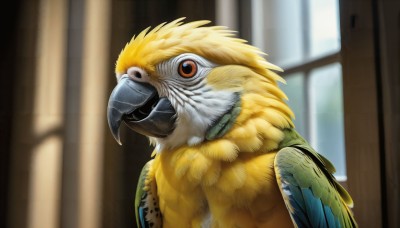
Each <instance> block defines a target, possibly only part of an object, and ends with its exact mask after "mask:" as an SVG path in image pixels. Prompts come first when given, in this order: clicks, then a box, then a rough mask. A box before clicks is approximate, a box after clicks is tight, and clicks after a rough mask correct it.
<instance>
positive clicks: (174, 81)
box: [152, 53, 235, 148]
mask: <svg viewBox="0 0 400 228" xmlns="http://www.w3.org/2000/svg"><path fill="white" fill-rule="evenodd" d="M184 61H193V62H194V63H195V64H196V67H197V69H196V72H195V74H193V76H191V77H183V76H181V75H180V73H182V72H181V71H180V67H182V63H183V62H184ZM191 67H194V66H191ZM214 67H217V65H216V64H214V63H212V62H210V61H208V60H206V59H204V58H202V57H201V56H198V55H195V54H190V53H187V54H181V55H179V56H176V57H174V58H171V59H169V60H167V61H164V62H162V63H160V64H158V65H157V67H156V72H157V76H158V78H159V80H158V83H154V84H153V83H152V84H153V86H155V87H156V88H157V91H158V93H159V96H160V97H167V98H168V99H169V100H170V101H171V103H172V105H173V106H174V108H175V110H176V112H177V120H176V127H175V130H174V131H173V132H172V134H171V135H170V136H168V137H166V138H162V139H161V138H160V139H159V138H158V139H156V141H157V143H158V144H159V146H160V147H161V148H163V147H167V148H173V147H178V146H180V145H183V144H188V145H195V144H198V143H201V142H202V141H204V138H205V134H206V131H207V129H209V128H210V127H211V126H212V125H213V124H214V122H215V121H216V120H217V119H218V118H219V117H221V116H222V115H223V114H225V113H226V112H227V111H228V110H230V108H231V107H232V106H233V105H234V102H235V93H234V92H232V91H224V90H216V89H213V88H212V87H211V86H210V85H207V75H208V74H209V72H210V71H211V70H212V69H213V68H214ZM188 69H189V68H188ZM190 69H192V68H190ZM190 69H189V70H190ZM189 70H187V69H186V73H187V72H190V71H189Z"/></svg>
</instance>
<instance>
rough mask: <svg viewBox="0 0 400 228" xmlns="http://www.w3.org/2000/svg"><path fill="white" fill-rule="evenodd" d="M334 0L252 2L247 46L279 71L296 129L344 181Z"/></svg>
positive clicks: (344, 162) (342, 125)
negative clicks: (255, 47) (260, 51)
mask: <svg viewBox="0 0 400 228" xmlns="http://www.w3.org/2000/svg"><path fill="white" fill-rule="evenodd" d="M338 4H339V3H338V1H337V0H326V1H318V0H301V1H291V0H270V1H263V0H252V7H251V14H250V15H251V21H252V23H251V25H252V33H251V37H252V44H253V45H255V46H257V47H259V48H260V49H261V50H262V51H264V52H266V53H267V54H268V56H267V59H268V61H270V62H271V63H274V64H276V65H278V66H280V67H281V68H283V69H284V72H283V74H282V75H283V77H284V78H285V80H286V82H287V84H286V85H283V84H282V85H281V88H282V89H283V90H284V91H285V93H286V94H287V95H288V97H289V99H290V100H289V101H288V104H289V105H290V107H291V108H292V110H293V111H294V113H295V115H296V119H295V121H294V122H295V125H296V129H297V130H298V131H299V133H300V134H302V135H303V136H304V137H305V138H306V139H307V140H308V141H309V142H310V144H311V145H312V146H313V147H314V148H315V149H316V150H317V151H318V152H319V153H321V154H323V155H324V156H325V157H327V158H328V159H329V160H330V161H332V163H333V164H334V165H335V167H336V169H337V172H336V173H335V176H336V178H337V179H338V180H340V181H346V179H347V178H346V165H345V164H346V161H345V145H344V120H343V95H342V67H341V63H340V58H339V56H340V55H339V54H340V29H339V7H338Z"/></svg>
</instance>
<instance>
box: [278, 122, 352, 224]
mask: <svg viewBox="0 0 400 228" xmlns="http://www.w3.org/2000/svg"><path fill="white" fill-rule="evenodd" d="M285 135H286V137H285V139H284V140H283V141H282V142H281V144H280V146H281V149H280V150H279V152H278V153H277V155H276V158H275V164H274V167H275V173H276V177H277V181H278V185H279V188H280V190H281V193H282V196H283V198H284V200H285V204H286V206H287V208H288V211H289V213H290V215H291V217H292V220H293V222H294V223H295V225H296V226H297V227H356V226H357V224H356V222H355V220H354V217H353V215H352V212H351V211H350V209H349V207H351V206H352V205H353V201H352V199H351V197H350V195H349V194H348V193H347V191H346V190H345V189H344V188H343V187H342V186H341V185H340V184H339V183H338V182H337V181H336V180H335V178H334V176H333V175H332V174H333V173H334V171H335V168H334V166H333V165H332V163H331V162H329V161H328V160H327V159H326V158H324V157H323V156H322V155H320V154H318V153H317V152H316V151H315V150H314V149H312V148H311V147H310V146H309V145H308V143H307V142H306V141H305V140H304V139H303V138H302V137H301V136H300V135H299V134H298V133H297V132H295V131H294V130H293V129H288V130H285Z"/></svg>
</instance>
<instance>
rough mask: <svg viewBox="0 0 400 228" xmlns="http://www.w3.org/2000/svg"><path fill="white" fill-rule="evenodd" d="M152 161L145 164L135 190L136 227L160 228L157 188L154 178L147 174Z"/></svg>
mask: <svg viewBox="0 0 400 228" xmlns="http://www.w3.org/2000/svg"><path fill="white" fill-rule="evenodd" d="M152 162H153V160H151V161H149V162H147V163H146V165H145V166H144V167H143V169H142V172H141V173H140V177H139V182H138V185H137V188H136V197H135V214H136V224H137V226H138V227H141V228H147V227H162V215H161V212H160V208H159V204H158V197H157V187H156V183H155V180H154V176H152V175H150V174H149V169H150V167H151V164H152Z"/></svg>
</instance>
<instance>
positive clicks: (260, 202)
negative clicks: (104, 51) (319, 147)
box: [107, 18, 357, 228]
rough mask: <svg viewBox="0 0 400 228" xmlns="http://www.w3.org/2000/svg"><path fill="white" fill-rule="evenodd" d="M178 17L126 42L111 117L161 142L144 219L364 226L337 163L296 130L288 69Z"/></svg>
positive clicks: (232, 37) (146, 189)
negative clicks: (287, 88) (339, 176)
mask: <svg viewBox="0 0 400 228" xmlns="http://www.w3.org/2000/svg"><path fill="white" fill-rule="evenodd" d="M210 23H211V21H209V20H194V21H189V22H185V18H178V19H175V20H173V21H170V22H164V23H161V24H159V25H158V26H155V27H154V28H151V27H148V28H146V29H144V30H143V31H141V32H140V33H139V34H138V35H137V36H133V38H132V39H131V40H130V41H129V42H128V43H127V44H126V45H125V47H123V48H122V51H121V52H120V54H119V56H118V58H117V61H116V63H115V75H116V81H117V83H116V86H115V87H114V88H113V90H112V92H111V94H110V96H109V99H108V106H107V120H108V125H109V128H110V131H111V133H112V135H113V137H114V138H115V140H116V141H117V142H118V143H119V144H120V145H121V140H120V133H119V131H120V130H119V129H120V127H121V123H124V124H125V125H126V126H127V127H128V129H131V130H133V131H136V132H138V133H139V134H142V135H145V136H147V137H148V139H149V144H150V145H151V146H154V151H153V153H152V154H151V155H149V161H148V162H147V163H146V164H145V165H144V167H143V169H142V171H141V174H140V176H139V180H138V183H137V189H136V195H135V202H134V210H135V215H136V222H137V225H138V227H178V228H179V227H215V228H217V227H223V228H225V227H244V228H247V227H357V223H356V221H355V218H354V215H353V211H352V207H353V204H354V203H353V200H352V198H351V196H350V194H349V193H348V192H347V191H346V190H345V188H344V187H343V186H341V184H340V183H339V182H338V181H337V180H336V179H335V177H334V175H333V174H334V173H335V167H334V165H333V164H332V163H331V162H330V161H329V160H328V159H327V158H325V157H324V156H323V155H321V154H319V153H318V152H317V151H316V150H315V149H313V147H311V146H310V144H309V143H308V142H307V141H306V140H305V139H304V138H303V137H302V136H301V135H300V134H299V133H298V132H297V131H296V129H295V126H294V123H293V121H294V118H295V116H294V113H293V111H292V110H291V109H290V107H289V106H288V104H287V100H288V97H287V96H286V95H285V93H284V92H283V91H282V90H281V89H280V86H279V83H285V80H284V78H283V77H281V76H280V75H279V73H280V72H282V71H283V70H282V69H281V68H280V67H278V66H276V65H274V64H273V63H270V62H268V61H267V60H266V56H267V54H265V53H264V52H263V51H261V50H260V49H259V48H257V47H256V46H253V45H251V44H249V43H248V41H247V40H245V39H241V38H240V37H239V36H237V35H236V34H237V32H236V31H233V30H230V29H229V28H228V27H225V26H220V25H210Z"/></svg>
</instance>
